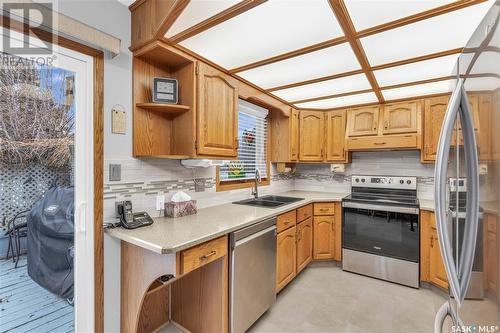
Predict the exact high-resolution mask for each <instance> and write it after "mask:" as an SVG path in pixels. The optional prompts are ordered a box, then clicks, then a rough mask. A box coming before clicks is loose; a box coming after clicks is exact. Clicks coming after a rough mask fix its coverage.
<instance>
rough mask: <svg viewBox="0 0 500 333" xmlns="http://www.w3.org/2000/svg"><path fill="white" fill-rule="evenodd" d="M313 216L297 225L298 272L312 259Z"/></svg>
mask: <svg viewBox="0 0 500 333" xmlns="http://www.w3.org/2000/svg"><path fill="white" fill-rule="evenodd" d="M312 235H313V230H312V217H310V218H308V219H307V220H305V221H303V222H300V223H299V224H298V225H297V274H298V273H299V272H300V271H302V270H303V269H304V268H306V266H307V265H308V264H309V263H310V262H311V261H312V242H313V239H312V237H313V236H312Z"/></svg>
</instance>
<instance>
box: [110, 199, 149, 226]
mask: <svg viewBox="0 0 500 333" xmlns="http://www.w3.org/2000/svg"><path fill="white" fill-rule="evenodd" d="M116 213H117V216H118V217H119V218H120V222H121V225H122V226H123V227H124V228H126V229H135V228H140V227H144V226H147V225H151V224H153V219H152V218H151V216H149V214H148V213H146V212H139V213H134V212H132V201H130V200H125V201H122V202H117V203H116Z"/></svg>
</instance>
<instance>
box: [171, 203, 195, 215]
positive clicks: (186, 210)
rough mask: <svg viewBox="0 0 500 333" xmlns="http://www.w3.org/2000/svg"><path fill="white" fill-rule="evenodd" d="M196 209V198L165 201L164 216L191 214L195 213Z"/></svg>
mask: <svg viewBox="0 0 500 333" xmlns="http://www.w3.org/2000/svg"><path fill="white" fill-rule="evenodd" d="M197 211H198V210H197V208H196V200H189V201H181V202H167V203H165V216H166V217H181V216H186V215H193V214H196V212H197Z"/></svg>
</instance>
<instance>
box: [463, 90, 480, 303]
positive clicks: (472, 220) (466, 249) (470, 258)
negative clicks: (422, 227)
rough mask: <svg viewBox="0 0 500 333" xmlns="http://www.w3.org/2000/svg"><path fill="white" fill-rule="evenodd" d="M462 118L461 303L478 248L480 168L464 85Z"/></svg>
mask: <svg viewBox="0 0 500 333" xmlns="http://www.w3.org/2000/svg"><path fill="white" fill-rule="evenodd" d="M461 90H462V94H461V95H462V96H461V109H460V111H461V112H460V120H461V123H462V135H463V139H464V152H465V163H466V168H467V199H466V211H465V213H466V215H465V229H464V237H463V240H462V249H461V251H460V265H459V275H458V276H459V278H460V303H462V302H463V300H464V298H465V294H466V292H467V288H468V287H469V282H470V278H471V274H472V266H473V264H474V252H475V249H476V239H477V228H478V214H479V170H478V163H479V161H478V152H477V144H476V135H475V132H474V122H473V120H472V114H471V110H469V101H468V99H467V94H466V91H465V88H464V86H463V85H462V88H461Z"/></svg>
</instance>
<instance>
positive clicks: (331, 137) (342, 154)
mask: <svg viewBox="0 0 500 333" xmlns="http://www.w3.org/2000/svg"><path fill="white" fill-rule="evenodd" d="M345 126H346V110H336V111H330V112H328V113H327V114H326V160H327V161H345V160H346V151H345Z"/></svg>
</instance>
